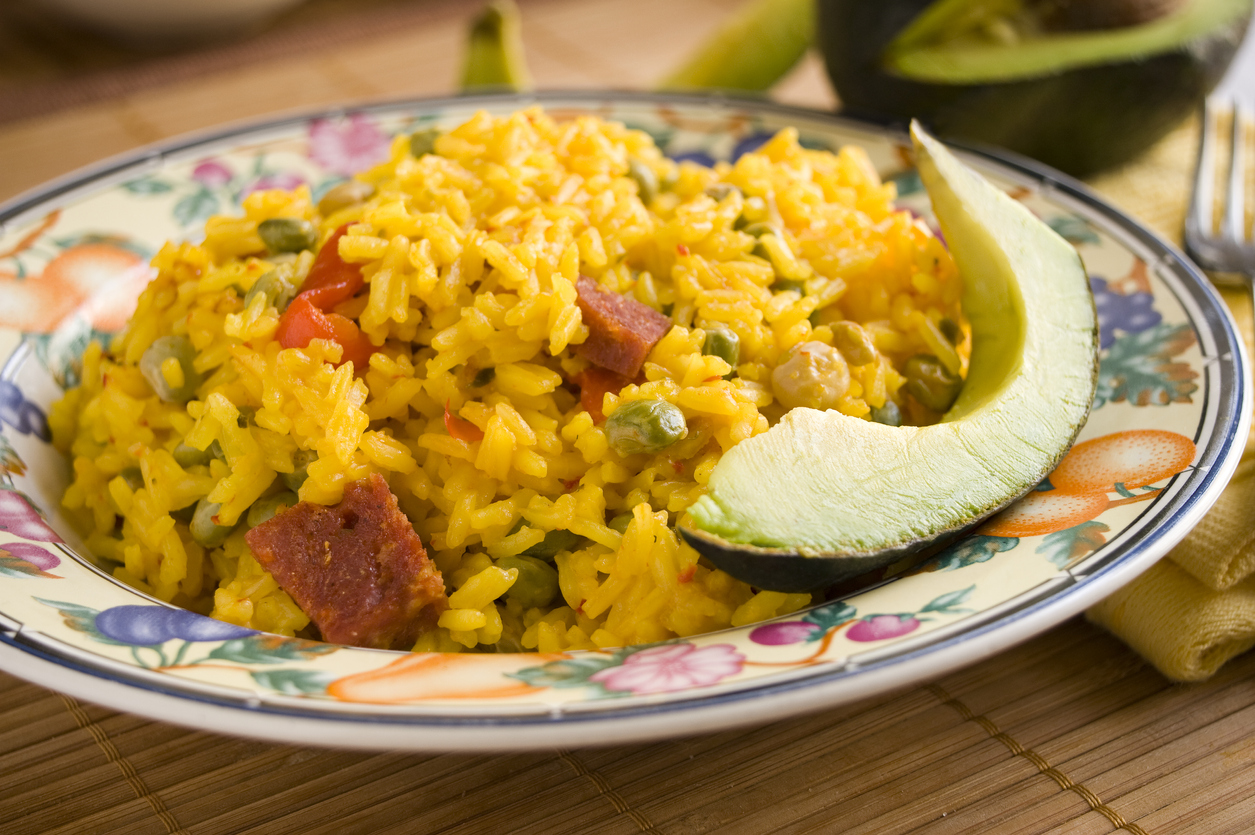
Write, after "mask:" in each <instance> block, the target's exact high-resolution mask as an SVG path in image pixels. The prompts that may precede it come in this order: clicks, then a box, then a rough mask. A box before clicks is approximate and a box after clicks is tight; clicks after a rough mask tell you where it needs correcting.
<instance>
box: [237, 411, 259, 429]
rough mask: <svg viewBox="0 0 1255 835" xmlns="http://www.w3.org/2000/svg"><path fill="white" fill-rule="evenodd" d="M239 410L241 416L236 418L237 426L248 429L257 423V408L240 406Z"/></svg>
mask: <svg viewBox="0 0 1255 835" xmlns="http://www.w3.org/2000/svg"><path fill="white" fill-rule="evenodd" d="M237 408H238V411H239V415H237V416H236V418H235V425H236V426H238V427H239V428H241V429H247V428H248V427H250V426H252V425H254V424H255V423H257V409H256V408H255V407H253V406H239V407H237Z"/></svg>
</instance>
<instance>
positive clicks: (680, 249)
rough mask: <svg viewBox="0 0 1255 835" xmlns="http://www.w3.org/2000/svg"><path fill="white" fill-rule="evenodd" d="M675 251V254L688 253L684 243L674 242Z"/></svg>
mask: <svg viewBox="0 0 1255 835" xmlns="http://www.w3.org/2000/svg"><path fill="white" fill-rule="evenodd" d="M675 251H676V254H677V255H688V254H689V248H688V247H687V246H685V245H684V244H676V245H675Z"/></svg>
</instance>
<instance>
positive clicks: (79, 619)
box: [35, 597, 131, 647]
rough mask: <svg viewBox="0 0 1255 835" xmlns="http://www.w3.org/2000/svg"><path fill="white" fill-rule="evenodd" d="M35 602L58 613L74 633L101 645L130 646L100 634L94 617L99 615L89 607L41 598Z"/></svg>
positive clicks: (37, 598)
mask: <svg viewBox="0 0 1255 835" xmlns="http://www.w3.org/2000/svg"><path fill="white" fill-rule="evenodd" d="M35 600H38V601H39V602H40V603H42V604H44V605H45V606H51V607H52V608H54V609H56V610H57V611H58V612H60V613H61V617H62V618H64V619H65V625H66V626H68V627H70V628H71V629H73V630H74V631H75V632H85V633H87V634H88V635H91V636H92V638H94V639H95V640H97V641H99V642H100V643H102V644H112V645H113V646H115V647H129V646H131V645H130V644H128V643H126V642H125V641H115V640H114V639H112V638H110V637H108V636H106V635H103V634H101V632H100V630H99V629H97V628H96V615H98V614H100V613H99V612H98V611H97V610H95V609H93V608H91V607H90V606H80V605H79V604H77V603H67V602H65V601H63V600H44V599H43V598H42V597H36V598H35Z"/></svg>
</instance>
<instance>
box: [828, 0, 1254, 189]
mask: <svg viewBox="0 0 1255 835" xmlns="http://www.w3.org/2000/svg"><path fill="white" fill-rule="evenodd" d="M1102 1H1103V2H1106V3H1110V2H1111V0H1102ZM1098 2H1099V0H1073V3H1074V4H1076V3H1081V4H1084V3H1098ZM1145 2H1150V0H1145ZM1057 5H1058V4H1057V3H1055V4H1051V3H1049V2H1047V0H1004V2H998V3H993V2H991V0H878V2H868V0H817V6H818V21H817V26H816V42H817V44H818V45H819V47H820V50H821V51H822V53H823V56H824V61H825V64H826V66H827V70H828V75H829V77H830V78H831V80H832V83H833V86H834V88H835V89H836V92H837V95H838V96H839V97H840V99H841V105H842V108H843V112H845V113H848V114H850V115H855V116H863V117H871V118H875V119H878V120H881V121H885V120H889V121H895V120H896V121H900V122H901V123H903V124H905V123H906V122H907V121H908V120H910V119H919V120H920V121H921V122H923V123H924V124H925V125H927V126H928V127H929V128H930V129H931V130H932V131H933V132H935V133H936V134H937V135H939V136H941V137H942V138H945V139H958V140H964V141H969V142H977V143H982V144H989V145H995V146H1000V147H1002V148H1006V149H1009V150H1011V151H1015V152H1017V153H1020V154H1024V155H1026V156H1029V157H1032V158H1034V159H1037V160H1040V161H1041V162H1044V163H1046V164H1047V165H1051V166H1054V167H1055V168H1059V169H1061V170H1063V171H1066V172H1067V173H1069V174H1072V175H1074V176H1077V177H1084V176H1087V175H1089V174H1092V173H1094V172H1097V171H1099V170H1102V169H1104V168H1108V167H1110V166H1113V165H1117V164H1119V163H1122V162H1125V161H1127V160H1129V159H1131V158H1132V157H1134V156H1136V155H1137V154H1139V153H1140V152H1142V151H1144V150H1145V149H1146V148H1148V147H1150V145H1152V144H1153V143H1154V142H1155V141H1157V140H1158V139H1160V138H1161V137H1162V136H1164V135H1165V134H1166V133H1167V132H1168V131H1170V130H1171V129H1172V128H1173V127H1175V126H1176V125H1177V124H1179V123H1180V122H1181V121H1182V120H1183V119H1184V118H1185V117H1186V116H1188V115H1189V114H1190V112H1191V111H1192V110H1193V109H1194V108H1196V107H1197V106H1198V104H1199V103H1200V102H1201V101H1202V98H1203V97H1204V96H1205V95H1206V94H1207V93H1208V92H1209V91H1210V90H1211V89H1212V88H1213V87H1214V86H1215V85H1216V83H1217V82H1218V81H1219V80H1220V77H1221V76H1222V75H1223V74H1224V71H1225V69H1226V68H1227V67H1228V65H1229V62H1230V60H1231V59H1232V58H1233V55H1234V53H1235V52H1236V51H1237V48H1238V45H1239V44H1240V42H1241V40H1242V36H1243V35H1244V34H1245V31H1246V26H1247V22H1248V20H1249V19H1250V16H1251V8H1252V0H1180V2H1178V3H1176V4H1175V5H1176V9H1175V10H1174V11H1171V12H1170V13H1169V14H1167V15H1165V16H1162V17H1159V18H1157V19H1154V20H1150V21H1146V22H1140V23H1136V24H1134V25H1129V26H1120V27H1116V28H1107V29H1083V30H1075V29H1062V30H1061V29H1058V28H1054V27H1053V26H1052V25H1051V24H1050V22H1049V21H1048V20H1045V19H1042V18H1041V17H1038V16H1035V14H1036V12H1035V10H1036V9H1039V8H1040V9H1047V8H1051V7H1053V6H1057ZM1170 5H1171V4H1170ZM1041 14H1042V15H1044V14H1045V12H1044V11H1043V12H1042V13H1041Z"/></svg>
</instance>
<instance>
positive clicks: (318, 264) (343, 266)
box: [301, 223, 366, 310]
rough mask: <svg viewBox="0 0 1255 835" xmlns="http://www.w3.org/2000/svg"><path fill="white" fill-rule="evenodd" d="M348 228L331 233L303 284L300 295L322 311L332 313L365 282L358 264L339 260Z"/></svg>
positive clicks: (341, 228) (346, 225) (346, 226)
mask: <svg viewBox="0 0 1255 835" xmlns="http://www.w3.org/2000/svg"><path fill="white" fill-rule="evenodd" d="M348 229H349V225H348V224H347V223H346V224H344V225H343V226H341V227H340V228H339V229H337V230H336V231H334V232H332V233H331V237H330V238H328V239H327V242H326V243H325V244H323V245H322V249H320V250H318V255H317V256H316V257H315V258H314V264H313V266H311V267H310V268H309V275H307V276H306V277H305V282H304V283H303V284H302V285H301V295H302V296H304V297H305V298H307V299H309V301H310V303H311V304H313V305H314V307H317V308H319V309H320V310H331V308H333V307H335V306H336V305H338V304H339V303H340V302H342V301H344V300H346V299H350V298H352V297H353V296H354V295H356V294H357V291H358V290H361V289H362V286H363V285H364V284H365V283H366V281H365V279H364V278H362V268H361V266H360V265H359V264H350V263H348V262H347V261H345V260H344V259H343V258H341V257H340V239H341V238H343V237H344V233H345V232H347V231H348Z"/></svg>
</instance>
